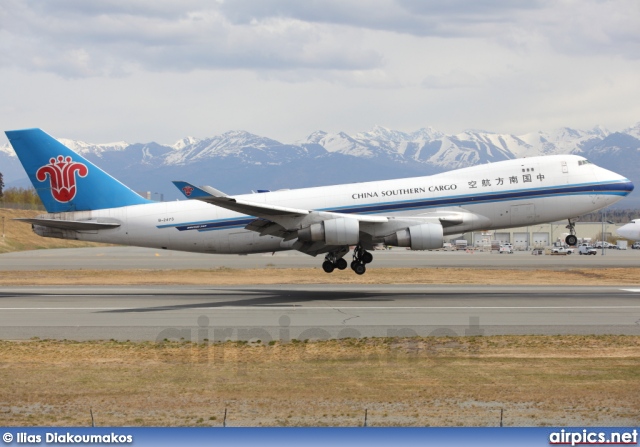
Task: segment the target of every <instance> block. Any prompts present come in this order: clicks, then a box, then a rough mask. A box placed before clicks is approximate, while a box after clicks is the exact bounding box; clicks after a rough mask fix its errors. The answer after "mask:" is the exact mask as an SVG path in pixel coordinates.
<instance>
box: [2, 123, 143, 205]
mask: <svg viewBox="0 0 640 447" xmlns="http://www.w3.org/2000/svg"><path fill="white" fill-rule="evenodd" d="M5 133H6V134H7V137H8V138H9V141H10V142H11V145H12V146H13V149H14V150H15V151H16V154H17V155H18V158H19V159H20V162H21V163H22V166H23V167H24V169H25V171H27V175H28V176H29V179H30V180H31V183H32V184H33V187H34V188H35V190H36V192H37V193H38V195H39V196H40V200H42V203H43V204H44V206H45V208H46V209H47V211H48V212H49V213H58V212H65V211H88V210H99V209H105V208H119V207H122V206H129V205H141V204H144V203H149V201H148V200H146V199H144V198H142V197H141V196H140V195H139V194H137V193H136V192H134V191H133V190H131V189H130V188H128V187H127V186H125V185H123V184H122V183H120V182H119V181H118V180H116V179H115V178H113V177H111V176H110V175H109V174H107V173H106V172H104V171H103V170H101V169H100V168H98V167H97V166H95V165H94V164H92V163H91V162H90V161H88V160H86V159H85V158H83V157H82V156H81V155H79V154H77V153H75V152H74V151H72V150H71V149H69V148H68V147H66V146H65V145H63V144H62V143H60V142H59V141H58V140H56V139H55V138H53V137H51V136H50V135H48V134H47V133H45V132H43V131H42V130H40V129H25V130H9V131H6V132H5Z"/></svg>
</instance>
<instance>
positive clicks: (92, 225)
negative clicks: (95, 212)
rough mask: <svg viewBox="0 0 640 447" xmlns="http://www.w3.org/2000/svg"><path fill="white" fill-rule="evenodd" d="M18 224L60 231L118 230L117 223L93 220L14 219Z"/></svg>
mask: <svg viewBox="0 0 640 447" xmlns="http://www.w3.org/2000/svg"><path fill="white" fill-rule="evenodd" d="M14 220H17V221H20V222H25V223H30V224H34V225H41V226H43V227H50V228H59V229H61V230H78V231H89V230H108V229H111V228H118V227H119V226H120V224H119V223H112V222H98V221H95V220H62V219H38V218H29V219H26V218H25V219H14Z"/></svg>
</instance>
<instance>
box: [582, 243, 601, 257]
mask: <svg viewBox="0 0 640 447" xmlns="http://www.w3.org/2000/svg"><path fill="white" fill-rule="evenodd" d="M578 253H580V254H581V255H597V254H598V250H596V249H595V248H593V247H592V246H591V245H581V246H580V247H578Z"/></svg>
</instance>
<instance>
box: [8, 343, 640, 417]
mask: <svg viewBox="0 0 640 447" xmlns="http://www.w3.org/2000/svg"><path fill="white" fill-rule="evenodd" d="M0 383H2V388H1V391H0V421H1V422H0V423H1V424H2V425H88V423H89V420H90V419H89V408H92V409H93V412H94V415H95V416H96V420H97V422H98V424H99V425H160V426H164V425H169V426H194V425H220V424H221V417H222V414H223V411H224V408H225V407H226V408H228V409H229V420H228V423H229V425H243V426H258V425H267V426H271V425H277V426H282V425H296V426H298V425H312V426H322V425H342V426H356V425H360V424H361V423H362V417H363V414H364V409H365V408H366V409H368V411H369V423H370V424H371V425H378V426H380V425H410V426H422V425H438V426H455V425H497V424H498V421H499V414H500V409H501V408H504V410H505V424H506V425H525V426H540V425H637V424H638V422H639V415H638V408H640V337H637V336H563V337H554V336H492V337H460V338H412V339H392V338H374V339H362V340H354V339H346V340H332V341H322V342H310V343H303V342H294V343H288V344H280V343H272V344H270V345H261V344H245V343H231V342H227V343H224V344H216V345H212V344H200V345H197V344H192V343H178V342H175V343H169V342H167V343H160V344H157V343H148V342H147V343H129V342H126V343H119V342H113V341H111V342H107V341H105V342H68V341H41V340H32V341H28V342H6V341H5V342H0Z"/></svg>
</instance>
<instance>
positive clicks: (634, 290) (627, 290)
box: [620, 289, 640, 293]
mask: <svg viewBox="0 0 640 447" xmlns="http://www.w3.org/2000/svg"><path fill="white" fill-rule="evenodd" d="M620 290H624V291H625V292H636V293H640V289H620Z"/></svg>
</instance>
